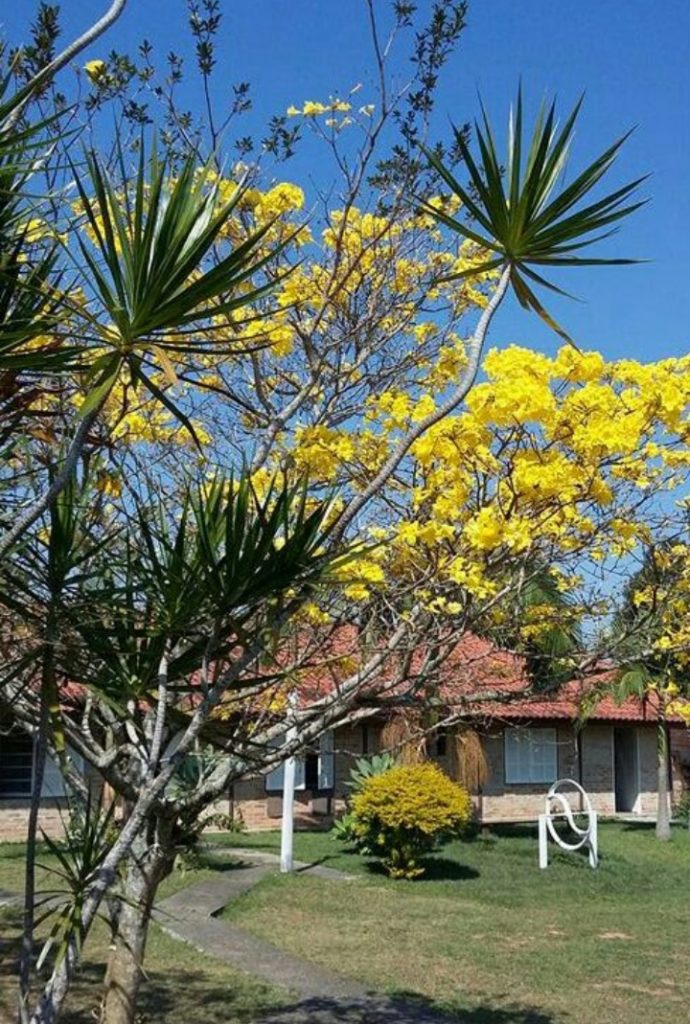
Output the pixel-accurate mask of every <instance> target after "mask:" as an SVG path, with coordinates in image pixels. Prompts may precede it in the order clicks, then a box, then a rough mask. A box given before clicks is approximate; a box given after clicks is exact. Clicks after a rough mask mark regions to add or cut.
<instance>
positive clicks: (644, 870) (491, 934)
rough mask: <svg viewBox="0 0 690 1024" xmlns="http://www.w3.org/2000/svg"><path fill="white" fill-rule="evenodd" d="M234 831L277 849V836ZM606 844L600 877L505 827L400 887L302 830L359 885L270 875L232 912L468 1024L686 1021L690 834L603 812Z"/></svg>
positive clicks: (274, 937)
mask: <svg viewBox="0 0 690 1024" xmlns="http://www.w3.org/2000/svg"><path fill="white" fill-rule="evenodd" d="M224 841H225V842H226V843H227V844H228V845H230V846H231V845H233V844H235V845H243V846H254V847H257V848H264V849H277V848H278V845H279V836H278V834H277V833H275V834H274V833H270V834H263V835H247V836H238V837H236V836H229V837H225V840H224ZM601 850H602V863H601V866H600V868H599V870H598V871H596V872H595V871H592V870H591V869H590V868H589V866H588V865H587V862H586V860H585V859H584V858H582V857H579V856H573V855H567V854H557V855H556V856H555V858H554V860H553V863H552V864H551V866H550V867H549V869H548V871H546V872H540V871H539V869H538V867H537V845H536V833H535V830H534V829H533V828H531V827H529V826H528V827H522V828H512V829H505V830H502V832H498V831H496V832H493V833H491V834H489V835H488V836H486V837H480V838H478V839H477V840H475V841H474V842H471V843H464V844H461V843H455V844H452V845H450V846H448V847H446V848H445V850H444V851H443V854H442V855H441V856H439V857H437V858H435V859H434V860H433V861H432V862H431V865H430V870H429V872H428V877H427V878H426V879H423V880H420V881H416V882H400V881H395V882H393V881H390V880H388V879H386V878H385V877H383V876H382V875H381V874H379V873H377V872H375V871H374V872H372V870H371V869H372V865H371V864H370V863H369V862H368V861H367V860H366V859H365V858H363V857H359V856H357V855H353V854H348V853H347V852H346V851H345V850H344V849H343V848H342V846H340V845H339V844H338V843H337V842H336V841H335V840H333V839H331V838H330V837H329V836H325V835H319V834H301V835H298V836H297V837H296V842H295V855H296V856H297V857H298V858H299V859H302V860H308V861H313V862H320V863H323V864H326V865H329V866H332V867H338V868H342V869H344V870H347V871H349V872H351V873H354V874H356V875H357V876H358V878H357V880H356V881H354V882H351V883H342V882H333V881H330V880H325V879H322V878H317V877H313V876H309V875H304V874H301V875H297V876H296V877H293V878H284V877H283V878H281V877H280V876H273V877H270V878H268V879H267V880H266V881H265V882H263V883H262V884H261V885H260V886H258V887H257V888H256V889H254V890H253V891H252V892H250V893H248V894H246V895H245V896H244V897H242V899H241V900H239V901H238V902H237V903H236V904H234V905H233V906H231V907H228V908H227V909H226V910H225V911H224V914H225V915H226V916H227V917H228V918H229V919H230V920H232V921H234V922H235V923H237V924H241V925H242V926H244V927H246V928H248V929H249V930H250V931H252V932H253V933H254V934H256V935H259V936H261V937H263V938H265V939H268V940H270V941H272V942H274V943H276V944H278V945H282V946H285V947H286V948H287V947H289V948H290V949H291V950H292V951H293V952H295V953H298V954H299V955H301V956H303V957H304V958H305V959H307V960H311V961H313V962H314V963H319V964H322V965H324V966H326V967H330V968H332V969H334V970H340V971H345V972H346V973H347V974H349V975H351V976H353V977H356V978H358V979H360V980H362V981H364V982H366V983H367V984H370V985H371V986H372V987H376V988H379V989H383V990H385V991H388V992H390V993H402V992H408V993H410V992H411V993H415V994H417V995H419V996H420V997H425V998H427V999H428V1000H430V1001H433V1002H434V1003H435V1004H436V1005H437V1006H444V1007H445V1008H447V1009H449V1010H451V1011H453V1012H454V1013H455V1014H456V1015H457V1019H458V1020H459V1021H462V1022H463V1024H470V1022H472V1024H499V1022H501V1024H502V1022H504V1021H505V1022H508V1021H511V1022H520V1024H522V1022H524V1024H527V1022H529V1024H585V1022H587V1024H589V1022H590V1021H592V1020H600V1021H606V1024H638V1022H642V1021H645V1022H646V1021H649V1022H654V1024H676V1022H677V1021H678V1020H680V1019H683V1018H684V1016H685V1014H686V1012H687V1009H686V1008H687V1005H688V1002H689V1001H690V949H689V948H688V941H687V935H688V932H687V922H688V914H687V908H686V905H685V899H684V892H685V888H686V885H687V877H688V870H689V869H690V835H688V833H687V832H685V831H683V830H678V831H677V832H676V833H675V834H674V839H673V841H672V842H671V843H668V844H661V843H658V842H657V841H656V840H655V838H654V834H653V829H651V828H647V827H640V826H636V825H630V824H614V823H606V824H604V825H603V826H602V828H601ZM277 908H279V910H278V909H277Z"/></svg>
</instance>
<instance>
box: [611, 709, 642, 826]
mask: <svg viewBox="0 0 690 1024" xmlns="http://www.w3.org/2000/svg"><path fill="white" fill-rule="evenodd" d="M613 750H614V770H615V794H616V813H617V814H620V813H626V812H627V813H631V812H634V811H635V809H636V808H635V805H636V803H637V797H638V795H639V781H638V780H639V769H638V755H637V730H636V729H635V728H634V727H632V726H627V727H620V728H618V729H614V730H613Z"/></svg>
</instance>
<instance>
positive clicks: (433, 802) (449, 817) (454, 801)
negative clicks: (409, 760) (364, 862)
mask: <svg viewBox="0 0 690 1024" xmlns="http://www.w3.org/2000/svg"><path fill="white" fill-rule="evenodd" d="M471 816H472V802H471V800H470V795H469V793H468V792H467V790H466V789H463V787H462V786H459V785H458V784H457V783H456V782H453V781H452V780H451V779H449V778H448V776H447V775H446V774H445V773H444V772H442V771H441V769H440V768H439V767H438V765H435V764H432V763H429V762H427V763H425V764H412V765H396V766H395V767H394V768H390V769H389V770H388V771H386V772H383V773H382V774H381V775H373V776H371V778H368V779H365V780H364V781H363V783H362V785H361V787H360V789H359V792H358V793H356V794H355V796H354V797H353V799H352V823H351V828H352V831H353V833H354V835H355V836H356V839H357V842H358V844H359V845H360V846H361V847H364V848H366V849H367V850H368V851H370V852H371V853H373V854H375V855H376V856H378V857H381V858H382V859H383V865H384V867H385V869H386V871H387V873H388V875H389V876H390V877H391V878H418V877H419V876H420V875H423V874H424V866H423V864H421V863H420V858H422V857H424V855H425V854H427V853H430V852H431V851H432V850H434V849H436V848H437V847H438V845H439V844H440V843H441V842H443V841H444V840H448V839H451V838H452V837H454V836H459V835H461V834H462V833H463V832H464V831H465V829H466V828H467V826H468V825H469V823H470V819H471Z"/></svg>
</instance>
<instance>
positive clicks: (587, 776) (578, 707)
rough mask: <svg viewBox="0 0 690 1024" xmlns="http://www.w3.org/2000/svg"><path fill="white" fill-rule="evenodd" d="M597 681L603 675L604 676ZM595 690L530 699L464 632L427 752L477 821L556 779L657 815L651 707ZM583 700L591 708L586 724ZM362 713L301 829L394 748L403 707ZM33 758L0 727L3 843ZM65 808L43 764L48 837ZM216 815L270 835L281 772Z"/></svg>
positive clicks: (299, 777) (299, 796)
mask: <svg viewBox="0 0 690 1024" xmlns="http://www.w3.org/2000/svg"><path fill="white" fill-rule="evenodd" d="M355 642H356V636H353V638H352V643H353V644H354V643H355ZM601 678H602V679H605V678H606V676H605V674H604V676H602V677H601ZM320 682H322V681H320ZM328 685H330V683H329V684H328ZM593 686H595V687H596V680H594V681H592V680H590V681H588V682H587V684H583V683H579V682H575V681H573V682H569V683H566V684H564V685H563V686H560V687H559V688H558V689H556V690H554V691H553V693H549V694H543V693H542V694H539V693H535V692H534V691H533V690H532V689H531V688H530V685H529V681H528V680H527V678H526V676H525V674H524V671H523V666H522V664H521V662H520V661H519V659H518V658H516V657H515V656H514V655H512V654H510V653H508V652H505V651H498V650H496V649H495V648H493V647H491V645H490V644H488V643H487V642H485V641H482V640H479V639H478V638H476V637H466V638H465V639H464V640H463V641H462V643H461V644H460V645H458V648H457V650H456V651H455V652H454V655H453V657H451V658H449V659H448V661H447V662H446V663H445V665H444V669H443V677H442V678H441V679H440V680H439V682H438V688H437V691H436V692H437V697H438V699H439V701H440V707H441V712H442V713H441V717H442V718H454V719H455V720H456V721H457V725H456V726H455V727H454V728H453V729H450V730H447V731H446V732H440V733H436V734H434V735H432V738H431V739H430V740H429V743H428V745H427V756H429V757H431V758H432V759H434V760H436V761H437V762H438V763H439V764H440V766H441V767H442V768H443V769H444V770H445V771H446V772H447V773H448V774H449V775H450V776H451V777H455V778H458V780H459V781H463V782H465V784H466V785H467V786H468V789H469V790H470V792H471V794H472V799H473V803H474V807H475V814H476V817H477V819H478V820H479V821H480V822H484V823H487V824H491V823H492V822H493V823H499V822H511V821H516V822H519V821H528V820H534V819H536V817H537V815H538V814H540V813H541V812H542V810H543V806H544V796H545V794H546V792H547V791H548V789H549V787H550V785H551V784H552V783H553V782H555V781H556V780H557V779H562V778H571V779H574V780H576V781H577V782H579V783H580V784H581V785H582V786H583V788H584V789H585V790H586V792H587V793H588V794H589V796H590V799H591V801H592V805H593V807H594V808H595V809H596V810H597V811H598V812H599V813H600V814H602V815H615V814H632V815H639V816H646V815H653V814H654V813H655V810H656V788H657V721H656V711H655V707H654V705H653V703H652V702H650V701H646V700H645V701H641V700H637V699H629V700H627V701H625V702H624V703H623V704H617V703H615V702H614V701H613V700H612V699H611V698H610V697H608V696H603V697H602V698H601V699H598V700H596V701H589V702H587V700H586V698H587V697H588V696H591V692H592V687H593ZM320 692H321V691H320ZM484 698H485V699H484ZM583 703H584V704H587V703H588V706H589V708H590V710H589V713H588V715H587V716H586V717H585V718H584V720H583V718H582V708H583ZM408 707H409V705H408ZM370 710H371V714H370V717H368V718H367V719H366V720H364V721H363V723H362V724H357V725H351V726H347V727H343V728H339V729H336V730H335V731H334V732H330V733H326V734H325V735H324V736H322V737H321V740H320V741H319V743H318V745H317V746H316V747H315V748H314V749H311V750H307V751H305V752H304V753H303V755H302V757H301V758H300V759H299V761H298V764H297V773H296V793H295V808H294V816H295V824H296V827H297V828H327V827H329V826H330V824H331V823H332V822H333V820H334V819H335V818H336V817H337V816H338V815H340V814H342V813H343V812H344V811H345V809H346V806H347V796H348V786H347V784H348V781H349V777H350V772H351V771H352V768H353V767H354V764H355V761H356V760H357V759H358V758H361V757H367V756H370V755H372V754H375V753H378V752H380V751H381V750H384V749H389V748H390V742H389V735H388V733H387V727H388V726H389V725H390V722H391V720H392V719H394V718H395V716H396V715H403V714H404V713H405V711H404V709H403V708H402V707H401V708H398V709H397V710H396V709H395V708H393V709H392V710H391V709H390V708H389V709H388V711H387V712H386V715H385V716H384V715H383V713H382V712H381V710H380V709H378V710H377V709H376V707H375V706H374V707H371V709H370ZM669 732H670V741H671V744H670V745H671V754H672V757H671V761H672V765H673V772H672V776H673V777H672V784H673V788H674V796H675V797H676V798H677V796H678V795H680V792H681V790H682V788H683V786H685V787H687V786H688V783H689V782H690V731H689V730H688V729H687V728H686V727H685V726H683V725H681V724H675V723H674V724H671V725H670V726H669ZM469 733H471V735H472V738H473V742H474V748H475V753H476V752H477V751H478V756H479V759H480V761H481V769H482V770H481V772H480V773H479V774H476V775H475V776H473V777H472V778H473V781H467V780H468V776H467V774H466V772H464V771H462V770H460V768H461V766H460V764H459V761H458V756H457V750H458V740H460V741H462V740H463V737H467V735H468V734H469ZM33 760H34V758H33V747H32V741H31V739H30V738H29V737H27V736H26V734H25V733H23V732H22V731H21V730H19V729H17V728H13V727H12V725H11V723H10V722H4V723H3V722H1V721H0V841H3V840H4V841H7V840H21V839H23V838H24V836H25V835H26V825H27V820H28V814H29V801H30V795H31V792H32V789H33ZM65 804H66V801H65V795H64V790H63V786H62V780H61V778H60V774H59V771H58V770H57V767H56V766H55V765H54V764H52V763H51V762H49V764H48V768H47V771H46V773H45V779H44V783H43V806H42V812H41V820H40V825H41V828H42V829H43V830H44V831H45V832H47V833H48V834H55V833H59V832H61V831H62V829H63V827H64V810H65ZM214 810H215V811H216V812H219V813H222V814H225V815H229V816H231V817H232V818H237V819H240V820H241V821H242V822H243V823H244V825H245V827H246V828H248V829H250V830H252V829H271V828H277V827H278V826H279V824H280V818H281V813H282V768H281V767H278V768H277V769H275V770H274V771H271V772H269V773H267V774H266V775H256V776H253V777H251V778H247V779H244V780H242V781H240V782H237V783H235V784H234V785H233V786H232V787H231V788H230V791H229V792H228V794H227V796H226V797H225V798H224V799H222V800H221V801H219V802H218V803H217V805H216V807H215V808H214Z"/></svg>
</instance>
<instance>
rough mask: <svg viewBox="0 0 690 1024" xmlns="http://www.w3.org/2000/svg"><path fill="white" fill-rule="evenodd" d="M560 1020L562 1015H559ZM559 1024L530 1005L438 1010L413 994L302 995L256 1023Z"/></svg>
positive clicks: (433, 1004)
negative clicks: (336, 996) (329, 996)
mask: <svg viewBox="0 0 690 1024" xmlns="http://www.w3.org/2000/svg"><path fill="white" fill-rule="evenodd" d="M561 1020H563V1018H561ZM374 1022H375V1024H559V1022H557V1021H556V1019H555V1018H554V1017H552V1016H551V1015H550V1014H545V1013H542V1012H541V1011H540V1010H537V1009H535V1008H533V1007H523V1006H515V1007H507V1008H505V1009H494V1008H492V1007H489V1006H478V1007H476V1008H474V1009H471V1010H453V1011H444V1010H441V1009H440V1007H439V1006H438V1004H437V1003H434V1002H432V1001H431V1000H429V999H424V998H421V997H420V996H417V995H409V994H407V993H398V994H396V995H395V996H391V997H385V996H378V997H374V996H372V997H370V998H366V999H325V998H312V999H303V1000H301V1001H300V1002H298V1003H293V1004H291V1005H290V1006H285V1007H283V1008H282V1009H279V1010H273V1011H271V1012H270V1013H268V1014H265V1015H264V1016H263V1017H260V1018H258V1022H257V1024H374Z"/></svg>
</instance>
